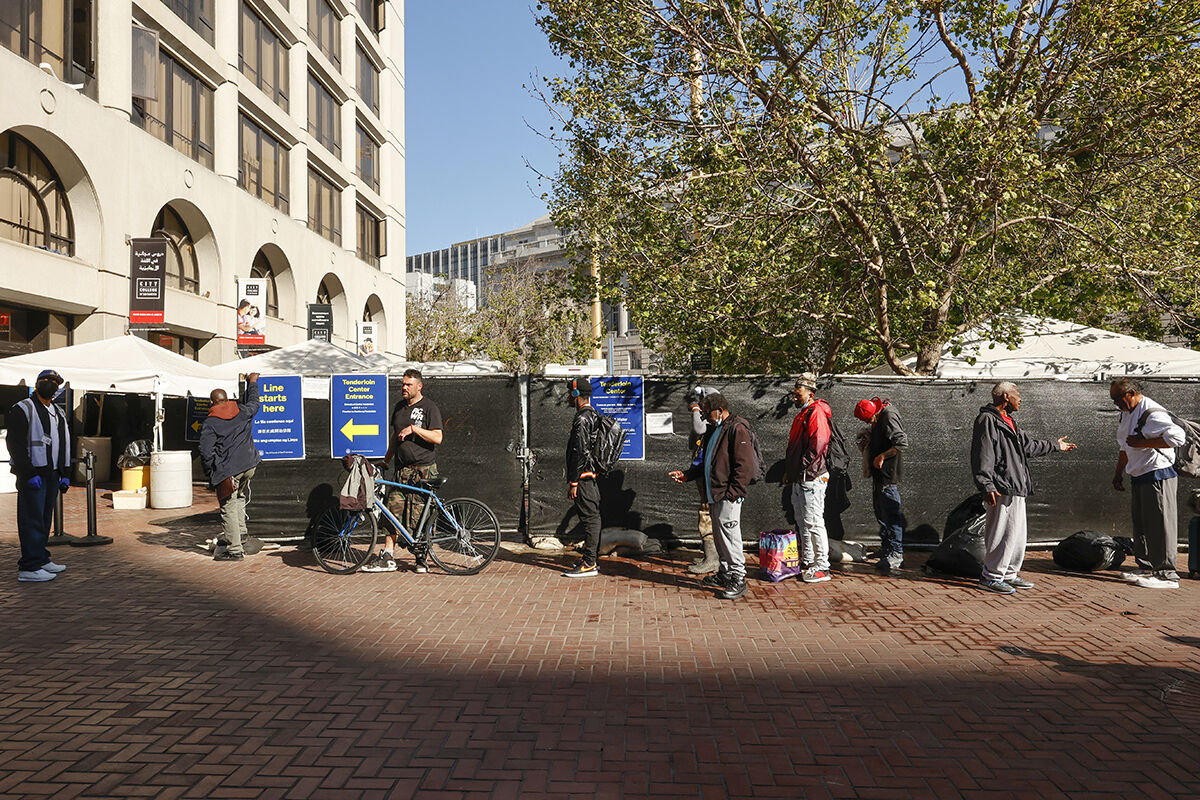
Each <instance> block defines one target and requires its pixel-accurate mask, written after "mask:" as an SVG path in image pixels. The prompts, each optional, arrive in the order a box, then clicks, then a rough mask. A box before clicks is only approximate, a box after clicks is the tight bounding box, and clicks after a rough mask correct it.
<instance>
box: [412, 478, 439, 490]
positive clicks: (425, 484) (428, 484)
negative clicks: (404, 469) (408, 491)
mask: <svg viewBox="0 0 1200 800" xmlns="http://www.w3.org/2000/svg"><path fill="white" fill-rule="evenodd" d="M445 482H446V479H445V478H443V477H442V476H441V475H438V476H437V477H436V478H422V479H420V480H418V481H413V486H417V487H419V488H421V489H437V488H439V487H440V486H441V485H442V484H444V483H445Z"/></svg>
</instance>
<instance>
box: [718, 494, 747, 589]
mask: <svg viewBox="0 0 1200 800" xmlns="http://www.w3.org/2000/svg"><path fill="white" fill-rule="evenodd" d="M711 512H712V519H713V543H714V544H716V546H717V559H718V560H719V561H720V562H721V574H722V575H724V576H725V577H726V578H728V579H731V580H739V581H743V580H745V579H746V552H745V550H743V549H742V504H741V503H733V502H730V501H728V500H721V501H719V502H716V503H713V504H712V506H711Z"/></svg>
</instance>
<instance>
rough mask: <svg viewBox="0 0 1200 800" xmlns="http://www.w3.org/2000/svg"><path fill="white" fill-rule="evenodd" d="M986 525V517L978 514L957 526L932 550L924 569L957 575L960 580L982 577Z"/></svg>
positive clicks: (985, 550)
mask: <svg viewBox="0 0 1200 800" xmlns="http://www.w3.org/2000/svg"><path fill="white" fill-rule="evenodd" d="M960 508H961V506H960ZM957 510H958V509H955V511H957ZM986 525H987V517H985V516H984V515H983V514H980V515H979V516H976V517H974V518H972V519H969V520H968V521H967V522H966V524H964V525H961V526H959V528H958V529H957V530H955V531H954V532H952V533H951V534H950V535H948V536H947V537H946V538H945V539H943V540H942V543H941V544H939V545H938V546H937V547H935V548H934V550H933V552H932V553H930V555H929V560H928V561H927V562H925V568H926V569H928V570H931V571H933V572H945V573H947V574H950V575H958V576H959V577H961V578H979V577H980V576H982V575H983V557H984V554H985V553H986V552H987V547H986V546H985V545H984V541H983V531H984V528H985V527H986Z"/></svg>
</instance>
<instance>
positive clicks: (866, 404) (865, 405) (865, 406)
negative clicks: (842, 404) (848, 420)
mask: <svg viewBox="0 0 1200 800" xmlns="http://www.w3.org/2000/svg"><path fill="white" fill-rule="evenodd" d="M881 408H883V404H882V403H880V402H879V401H878V399H876V398H871V399H870V400H859V401H858V405H856V406H854V416H856V417H858V418H859V419H861V420H862V421H863V422H870V421H871V417H873V416H875V415H876V414H878V413H879V409H881Z"/></svg>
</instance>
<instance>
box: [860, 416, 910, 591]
mask: <svg viewBox="0 0 1200 800" xmlns="http://www.w3.org/2000/svg"><path fill="white" fill-rule="evenodd" d="M854 416H856V417H858V418H859V419H861V420H862V421H863V422H869V423H870V424H871V430H870V432H869V433H868V434H867V436H866V439H865V441H860V446H861V447H862V450H863V477H864V478H871V481H872V490H871V501H872V505H874V507H875V520H876V521H877V522H878V523H879V541H880V542H881V544H882V546H881V547H880V551H879V562H878V563H877V564H876V565H875V569H877V570H878V571H879V572H882V573H884V574H887V573H888V572H891V571H892V570H894V569H900V567H902V566H904V529H905V528H906V527H907V525H908V523H907V522H906V521H905V519H904V511H903V510H901V508H900V473H901V468H902V466H903V455H902V453H903V451H904V449H905V448H906V447H908V434H907V433H905V432H904V426H903V425H901V424H900V414H899V412H898V411H896V408H895V406H893V405H892V404H891V403H890V402H889V401H887V400H881V399H880V398H878V397H872V398H871V399H870V400H860V401H859V402H858V405H856V406H855V407H854Z"/></svg>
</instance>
